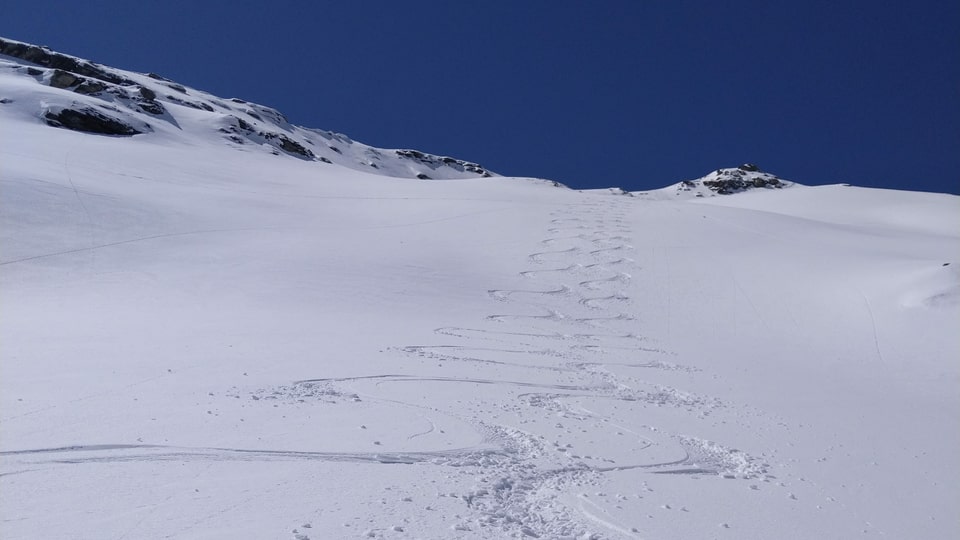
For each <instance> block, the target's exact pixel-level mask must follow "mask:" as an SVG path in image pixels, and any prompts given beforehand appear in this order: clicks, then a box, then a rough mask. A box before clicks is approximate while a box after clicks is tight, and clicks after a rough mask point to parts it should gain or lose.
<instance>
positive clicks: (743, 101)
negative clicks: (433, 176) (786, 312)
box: [0, 0, 960, 193]
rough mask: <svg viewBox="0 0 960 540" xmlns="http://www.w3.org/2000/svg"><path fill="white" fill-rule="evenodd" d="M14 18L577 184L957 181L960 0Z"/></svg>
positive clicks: (81, 47)
mask: <svg viewBox="0 0 960 540" xmlns="http://www.w3.org/2000/svg"><path fill="white" fill-rule="evenodd" d="M0 35H3V36H5V37H9V38H13V39H19V40H22V41H27V42H31V43H36V44H43V45H48V46H50V47H52V48H53V49H56V50H59V51H62V52H66V53H70V54H75V55H77V56H82V57H85V58H89V59H91V60H94V61H97V62H101V63H104V64H108V65H112V66H116V67H121V68H126V69H131V70H134V71H144V72H145V71H152V72H156V73H160V74H162V75H164V76H166V77H169V78H171V79H174V80H176V81H178V82H181V83H184V84H186V85H188V86H193V87H196V88H200V89H203V90H207V91H210V92H213V93H215V94H218V95H222V96H224V97H241V98H244V99H248V100H250V101H254V102H258V103H262V104H265V105H270V106H273V107H276V108H277V109H279V110H281V111H282V112H284V113H285V114H286V115H287V116H288V117H289V118H290V119H291V121H293V122H294V123H296V124H299V125H303V126H307V127H315V128H322V129H330V130H335V131H340V132H343V133H346V134H348V135H350V136H351V137H353V138H355V139H357V140H359V141H363V142H365V143H368V144H372V145H376V146H382V147H388V148H398V147H400V148H416V149H419V150H424V151H427V152H432V153H437V154H445V155H451V156H456V157H460V158H464V159H468V160H472V161H477V162H479V163H481V164H482V165H484V166H485V167H488V168H490V169H491V170H494V171H497V172H500V173H502V174H509V175H528V176H539V177H545V178H551V179H555V180H559V181H561V182H564V183H566V184H568V185H570V186H572V187H601V186H614V185H616V186H621V187H624V188H628V189H647V188H652V187H660V186H663V185H666V184H669V183H673V182H676V181H678V180H682V179H688V178H695V177H698V176H701V175H702V174H705V173H707V172H709V171H710V170H713V169H716V168H718V167H727V166H735V165H738V164H740V163H742V162H746V161H750V162H755V163H757V164H759V165H760V166H761V167H763V168H764V169H766V170H768V171H770V172H773V173H776V174H778V175H780V176H781V177H784V178H788V179H791V180H796V181H798V182H801V183H807V184H821V183H837V182H847V183H852V184H856V185H864V186H876V187H891V188H898V189H915V190H926V191H943V192H950V193H960V2H958V1H957V0H942V1H930V0H917V1H912V2H907V1H897V2H891V1H886V0H874V1H867V0H863V1H844V0H830V1H821V0H804V1H795V2H780V1H740V2H737V1H732V2H718V1H712V0H704V1H698V2H688V1H678V0H662V1H660V0H631V1H613V0H610V1H597V2H583V1H579V2H574V1H563V0H547V1H523V0H512V1H511V0H484V1H482V2H459V1H449V0H447V1H441V0H438V1H418V0H404V1H369V2H364V1H359V0H358V1H343V0H341V1H337V2H321V1H316V2H309V1H274V2H244V1H191V2H186V1H180V0H165V1H152V0H140V1H130V0H125V1H122V2H120V1H97V0H90V1H87V2H77V1H61V2H56V1H44V0H37V1H32V2H14V1H13V0H6V1H4V2H3V5H2V8H0Z"/></svg>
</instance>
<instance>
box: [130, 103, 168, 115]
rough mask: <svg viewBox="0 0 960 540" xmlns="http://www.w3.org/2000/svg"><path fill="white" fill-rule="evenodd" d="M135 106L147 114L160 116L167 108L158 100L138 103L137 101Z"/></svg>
mask: <svg viewBox="0 0 960 540" xmlns="http://www.w3.org/2000/svg"><path fill="white" fill-rule="evenodd" d="M137 108H138V109H140V110H141V111H143V112H145V113H147V114H152V115H155V116H160V115H161V114H163V113H165V112H167V110H166V109H164V108H163V105H162V104H161V103H160V102H158V101H153V100H143V101H140V102H139V103H137Z"/></svg>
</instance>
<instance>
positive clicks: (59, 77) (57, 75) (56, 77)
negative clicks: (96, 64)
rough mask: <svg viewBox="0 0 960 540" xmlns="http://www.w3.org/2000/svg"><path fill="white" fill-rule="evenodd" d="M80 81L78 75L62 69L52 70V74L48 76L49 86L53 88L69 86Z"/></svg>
mask: <svg viewBox="0 0 960 540" xmlns="http://www.w3.org/2000/svg"><path fill="white" fill-rule="evenodd" d="M78 82H80V77H77V76H76V75H74V74H73V73H67V72H66V71H63V70H62V69H57V70H54V71H53V75H52V76H51V77H50V86H52V87H54V88H69V87H71V86H73V85H75V84H77V83H78Z"/></svg>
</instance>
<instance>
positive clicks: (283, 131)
mask: <svg viewBox="0 0 960 540" xmlns="http://www.w3.org/2000/svg"><path fill="white" fill-rule="evenodd" d="M0 55H4V56H6V57H10V58H12V59H16V60H14V61H12V62H11V61H10V60H9V59H7V60H4V58H3V56H0V62H3V64H2V66H3V67H4V68H10V69H12V70H14V72H15V73H16V74H17V75H22V76H24V77H30V78H32V79H33V80H34V81H35V82H36V83H38V84H41V85H44V86H45V87H46V88H47V91H45V92H38V93H37V96H40V95H42V96H43V98H42V99H41V98H39V97H36V96H33V97H31V100H33V101H34V102H35V109H34V111H35V112H34V114H36V117H38V118H40V119H41V120H42V121H43V122H45V123H46V124H47V125H50V126H53V127H57V128H65V129H70V130H73V131H80V132H85V133H91V134H96V135H116V136H133V135H140V134H149V133H152V132H155V131H158V130H160V131H164V130H168V129H170V128H173V129H175V130H177V131H176V133H181V132H183V133H184V134H185V135H199V136H200V137H201V138H202V139H203V140H205V141H206V142H207V143H216V142H217V141H220V143H221V144H225V145H226V146H228V147H231V148H234V149H236V150H238V151H246V152H256V151H264V150H266V151H267V152H270V153H272V154H275V155H283V156H290V157H294V158H298V159H301V160H304V161H312V162H317V163H318V164H319V165H326V164H337V165H340V166H344V167H347V168H352V169H356V170H362V171H366V172H369V173H373V174H381V175H387V176H397V177H406V178H421V179H445V178H472V177H488V176H496V175H495V174H494V173H492V172H490V171H488V170H486V169H484V168H483V167H481V166H479V165H477V164H476V163H472V162H469V161H464V160H460V159H455V158H451V157H445V156H436V155H433V154H428V153H425V152H420V151H417V150H381V149H378V148H373V147H370V146H368V145H365V144H362V143H359V142H356V141H353V140H351V139H350V138H349V137H347V136H345V135H342V134H339V133H334V132H331V131H324V130H316V129H306V128H302V127H298V126H294V125H292V124H290V122H289V121H288V120H287V118H286V117H285V116H284V115H283V114H282V113H280V112H279V111H277V110H275V109H272V108H270V107H265V106H262V105H258V104H255V103H250V102H247V101H245V100H242V99H237V98H231V99H222V98H219V97H217V96H213V95H211V94H208V93H206V92H202V91H199V90H195V89H192V88H189V87H186V86H184V85H181V84H178V83H176V82H174V81H171V80H170V79H167V78H165V77H162V76H160V75H157V74H155V73H148V74H140V73H133V72H129V71H124V70H119V69H115V68H110V67H106V66H102V65H100V64H96V63H93V62H90V61H88V60H84V59H81V58H76V57H73V56H69V55H66V54H62V53H58V52H55V51H52V50H50V49H48V48H46V47H41V46H37V45H31V44H28V43H22V42H18V41H14V40H8V39H4V38H0ZM34 98H35V99H34ZM12 101H13V100H11V99H9V96H0V105H4V104H8V103H11V102H12ZM210 134H212V135H213V137H210V136H209V135H210ZM177 136H178V137H179V135H177Z"/></svg>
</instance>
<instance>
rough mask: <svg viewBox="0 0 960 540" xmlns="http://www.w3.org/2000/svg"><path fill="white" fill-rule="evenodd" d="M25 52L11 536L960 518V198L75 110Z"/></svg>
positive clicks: (7, 345)
mask: <svg viewBox="0 0 960 540" xmlns="http://www.w3.org/2000/svg"><path fill="white" fill-rule="evenodd" d="M10 66H14V67H10ZM22 67H23V63H22V62H21V61H19V60H16V59H11V58H9V57H4V58H0V98H5V99H7V100H9V102H7V103H3V104H0V163H2V167H0V291H2V307H0V343H2V347H0V536H2V537H3V538H11V539H12V538H35V537H45V538H117V539H119V538H233V537H257V538H289V539H291V540H295V539H302V538H313V539H318V538H363V537H375V538H504V537H540V538H591V537H595V538H613V539H619V538H667V539H669V538H731V539H733V538H736V539H743V538H784V539H791V538H796V539H806V538H837V539H840V538H850V537H854V536H856V537H863V538H872V537H884V536H885V537H894V538H952V537H956V536H958V533H960V525H958V523H957V520H956V509H957V508H958V507H960V490H958V487H957V486H960V463H958V461H957V459H956V456H957V455H958V454H960V423H958V411H960V393H958V392H957V383H958V382H960V365H958V362H957V360H958V358H960V342H958V340H957V339H956V329H957V328H958V327H960V324H958V323H960V274H958V266H957V265H958V264H960V261H958V260H957V253H960V250H958V248H960V221H958V220H960V213H958V210H960V207H958V204H960V199H958V198H957V197H955V196H950V195H943V194H920V193H910V192H903V191H884V190H869V189H862V188H856V187H848V186H821V187H807V186H801V185H792V186H790V187H789V188H788V189H787V188H785V189H758V190H752V191H748V192H745V193H738V194H736V195H729V196H721V195H717V196H715V197H709V196H708V197H702V198H696V197H689V198H687V197H675V196H673V195H671V194H670V193H668V192H665V193H663V194H661V195H662V196H648V197H644V196H632V197H631V196H628V194H625V193H623V192H622V191H620V190H593V191H589V192H578V191H574V190H569V189H566V188H563V187H556V186H554V185H553V184H552V183H551V182H547V181H541V180H535V179H523V178H501V177H494V178H465V177H464V176H465V175H464V174H460V173H461V171H455V170H453V169H451V172H450V174H449V176H448V178H450V179H448V180H445V181H424V180H416V179H413V178H409V177H410V176H415V173H418V171H421V169H417V168H416V167H418V166H415V165H410V164H409V163H407V162H405V161H403V160H396V161H394V159H395V158H394V157H392V156H390V155H389V153H387V152H382V153H381V155H382V156H385V157H383V158H382V162H383V163H386V165H384V167H382V168H380V169H377V170H372V169H370V168H369V167H365V166H361V165H358V164H357V162H356V161H351V160H354V159H355V158H357V156H360V157H362V156H363V152H365V151H366V150H364V149H365V148H369V147H361V146H360V145H361V143H356V142H353V141H351V143H350V145H347V144H345V143H344V147H345V148H347V147H348V146H349V148H361V151H359V153H349V155H347V154H346V153H345V154H343V155H340V154H336V153H334V152H328V153H323V154H321V153H320V151H318V153H317V155H318V156H319V155H324V156H330V158H331V161H334V163H331V164H327V163H323V162H321V161H316V160H304V159H296V158H295V157H294V156H288V155H283V154H282V153H281V155H274V154H273V150H275V148H274V147H270V146H269V145H267V147H257V148H256V149H255V150H253V149H252V147H251V145H250V143H244V145H232V144H230V143H229V142H227V141H225V140H224V138H223V134H222V133H219V132H217V131H216V128H215V127H210V126H211V125H214V124H211V123H210V122H211V120H210V119H211V116H210V115H211V114H212V113H210V112H209V111H205V110H198V109H192V108H189V107H185V106H177V105H172V104H170V103H169V102H166V101H164V102H163V103H164V106H165V107H166V108H167V110H168V112H169V114H170V116H171V118H172V119H173V120H174V121H175V123H176V124H177V125H178V126H180V127H179V128H177V127H174V126H173V123H171V122H168V121H165V120H160V121H157V120H155V119H154V120H151V121H150V124H151V125H152V126H153V129H154V131H153V132H149V133H145V134H143V135H136V136H133V137H108V136H98V135H91V134H84V133H78V132H74V131H69V130H65V129H57V128H54V127H50V126H47V125H44V123H43V122H42V121H41V120H39V117H38V111H39V110H41V109H40V107H41V102H44V101H45V102H47V103H51V104H53V105H57V106H59V105H62V104H63V102H64V100H67V99H71V100H72V99H76V100H80V101H83V102H84V103H89V104H93V105H94V106H96V103H95V101H96V99H97V98H96V96H94V97H85V96H78V95H75V94H73V93H71V92H70V91H69V90H57V89H51V88H49V87H47V86H43V85H42V84H41V83H40V82H38V81H37V80H35V79H34V78H32V77H26V76H25V75H24V72H23V70H22ZM14 68H16V69H14ZM123 73H124V75H125V76H127V77H128V78H130V79H132V80H136V81H138V82H142V83H143V84H145V85H146V84H150V85H157V84H159V83H158V82H157V81H156V80H155V79H148V78H147V77H145V76H141V75H137V74H132V73H127V72H123ZM138 77H139V78H138ZM187 92H189V95H190V96H191V97H192V98H193V99H201V98H202V99H204V100H208V101H209V102H210V103H211V104H212V106H215V107H219V105H218V103H225V101H226V100H222V99H220V98H216V97H215V96H209V95H203V94H200V93H199V92H198V91H196V90H193V89H187ZM161 101H162V100H161ZM249 107H250V108H251V109H252V110H253V109H255V106H254V105H253V104H249ZM124 114H130V115H134V116H135V117H136V118H141V115H142V113H137V112H129V113H128V112H124ZM261 117H262V118H266V117H267V114H266V113H263V112H262V111H261ZM141 119H142V118H141ZM252 121H254V120H251V122H252ZM264 122H266V121H264ZM271 125H273V124H271ZM289 130H290V131H289V132H290V133H295V134H310V133H314V132H312V131H310V130H302V129H301V128H296V127H293V126H290V127H289ZM298 136H299V135H298ZM304 136H306V135H304ZM297 140H301V139H297ZM344 140H349V139H345V138H344ZM304 144H306V143H304ZM351 152H352V151H351ZM337 156H339V157H337ZM348 158H349V159H348ZM357 159H358V158H357ZM337 160H342V161H337ZM424 166H425V165H424ZM410 167H413V170H411V169H410ZM422 170H426V169H422ZM431 170H432V169H431ZM385 171H393V173H392V174H393V176H389V175H385V174H383V173H384V172H385ZM400 173H403V174H402V175H401V174H400ZM398 176H407V177H408V178H401V177H398ZM668 189H669V188H668ZM668 195H670V196H668Z"/></svg>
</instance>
